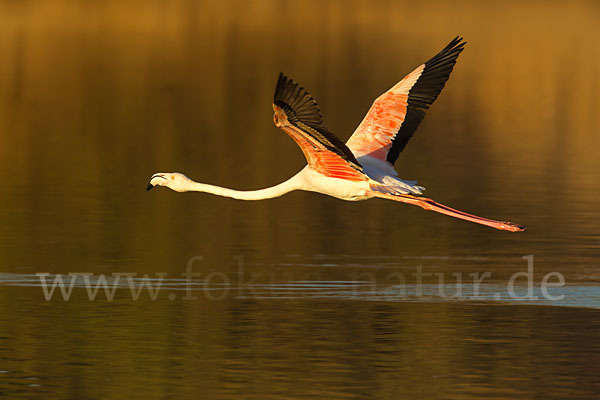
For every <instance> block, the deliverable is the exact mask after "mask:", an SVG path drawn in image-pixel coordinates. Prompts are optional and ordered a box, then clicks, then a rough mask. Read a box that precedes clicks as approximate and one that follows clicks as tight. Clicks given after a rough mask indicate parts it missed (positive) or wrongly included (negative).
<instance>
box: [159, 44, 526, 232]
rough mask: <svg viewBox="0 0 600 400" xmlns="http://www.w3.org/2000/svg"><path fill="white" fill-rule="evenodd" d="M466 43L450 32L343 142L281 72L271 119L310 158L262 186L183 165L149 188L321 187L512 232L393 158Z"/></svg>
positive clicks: (246, 195)
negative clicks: (450, 201) (229, 181)
mask: <svg viewBox="0 0 600 400" xmlns="http://www.w3.org/2000/svg"><path fill="white" fill-rule="evenodd" d="M464 45H465V43H464V42H463V41H462V39H460V38H455V39H454V40H452V41H451V42H450V43H449V44H448V45H447V46H446V47H445V48H444V49H442V51H440V52H439V53H438V54H436V55H435V56H434V57H432V58H431V59H430V60H428V61H427V62H426V63H424V64H422V65H420V66H418V67H417V68H416V69H415V70H414V71H412V72H411V73H410V74H408V75H407V76H406V77H404V79H402V80H401V81H400V82H398V83H397V84H396V85H394V86H393V87H392V88H391V89H390V90H388V91H387V92H385V93H384V94H382V95H381V96H379V97H378V98H377V99H376V100H375V102H374V103H373V105H372V106H371V108H370V109H369V111H368V113H367V115H366V116H365V117H364V119H363V120H362V122H361V123H360V125H359V126H358V128H357V129H356V131H355V132H354V133H353V134H352V136H351V137H350V139H349V140H348V142H347V143H345V144H344V143H343V142H342V141H340V140H339V139H338V138H337V137H336V136H335V135H334V134H333V133H332V132H331V131H329V129H327V127H325V125H324V123H323V119H322V116H321V111H320V108H319V106H318V105H317V102H316V101H315V100H314V98H313V97H312V96H311V95H310V94H309V93H308V92H307V91H306V90H305V89H304V88H303V87H302V86H300V85H299V84H298V83H296V82H295V81H293V80H291V79H289V78H288V77H286V76H285V75H283V74H280V76H279V79H278V82H277V86H276V89H275V96H274V100H273V111H274V115H273V120H274V122H275V125H276V126H277V127H279V128H281V129H282V130H283V131H284V132H285V133H287V134H288V135H289V136H290V137H291V138H292V139H293V140H294V141H295V142H296V144H298V146H299V147H300V149H301V150H302V152H303V153H304V156H305V157H306V160H307V163H308V165H307V166H306V167H304V168H303V169H302V170H301V171H300V172H298V173H297V174H296V175H294V176H293V177H291V178H290V179H288V180H287V181H285V182H282V183H280V184H279V185H275V186H273V187H270V188H266V189H261V190H250V191H239V190H233V189H228V188H222V187H219V186H213V185H208V184H204V183H199V182H194V181H193V180H191V179H189V178H188V177H186V176H185V175H183V174H180V173H156V174H154V175H153V176H152V177H151V178H150V182H149V183H148V186H147V189H148V190H150V189H152V188H153V187H155V186H166V187H169V188H171V189H173V190H175V191H178V192H185V191H198V192H206V193H212V194H215V195H219V196H225V197H231V198H235V199H240V200H262V199H269V198H273V197H278V196H282V195H284V194H285V193H288V192H290V191H292V190H305V191H311V192H318V193H322V194H326V195H329V196H332V197H336V198H338V199H342V200H348V201H358V200H367V199H371V198H374V197H379V198H385V199H390V200H394V201H399V202H403V203H407V204H412V205H416V206H419V207H421V208H423V209H425V210H431V211H435V212H438V213H441V214H445V215H449V216H452V217H455V218H459V219H463V220H467V221H471V222H474V223H478V224H481V225H486V226H489V227H492V228H496V229H501V230H507V231H511V232H518V231H523V230H525V229H526V228H525V227H523V226H521V225H518V224H515V223H512V222H503V221H496V220H491V219H487V218H483V217H478V216H476V215H472V214H467V213H465V212H463V211H459V210H455V209H453V208H450V207H448V206H445V205H443V204H440V203H437V202H436V201H434V200H432V199H429V198H425V197H422V196H421V194H422V192H423V190H425V189H424V188H423V187H421V186H418V185H417V182H415V181H405V180H402V179H400V178H399V177H398V174H397V173H396V171H395V169H394V166H393V164H394V162H395V161H396V159H397V158H398V156H399V155H400V153H401V152H402V150H403V149H404V147H405V146H406V144H407V143H408V141H409V140H410V138H411V137H412V136H413V134H414V133H415V131H416V129H417V127H418V126H419V124H420V123H421V121H422V120H423V118H424V116H425V110H427V109H428V108H429V106H430V105H431V104H433V102H434V101H435V99H436V98H437V96H438V95H439V93H440V92H441V90H442V89H443V87H444V85H445V83H446V81H447V80H448V78H449V76H450V73H451V72H452V69H453V67H454V64H455V63H456V59H457V58H458V56H459V54H460V53H461V52H462V51H463V48H464Z"/></svg>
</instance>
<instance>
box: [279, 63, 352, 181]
mask: <svg viewBox="0 0 600 400" xmlns="http://www.w3.org/2000/svg"><path fill="white" fill-rule="evenodd" d="M273 103H274V104H275V105H277V106H278V107H281V108H282V109H283V111H284V112H285V114H286V116H287V118H288V121H289V122H290V123H292V124H293V125H295V126H296V127H298V128H299V129H301V130H302V131H304V132H306V133H307V134H309V135H310V136H311V137H313V138H314V139H316V140H318V141H319V142H320V143H322V144H323V146H325V147H326V148H327V150H329V151H331V152H334V153H336V154H337V155H339V156H340V157H342V158H343V159H344V160H346V161H348V163H349V164H350V165H352V166H353V167H354V168H355V169H357V170H358V171H361V172H363V169H362V167H361V165H360V164H359V162H358V161H357V160H356V157H355V156H354V154H352V151H350V149H349V148H348V147H347V146H346V145H345V144H344V142H342V141H341V140H340V139H338V138H337V137H336V136H335V135H334V134H333V133H332V132H331V131H330V130H329V129H327V127H326V126H325V124H324V123H323V117H322V115H321V109H320V108H319V105H318V104H317V101H316V100H315V99H314V98H313V97H312V96H311V95H310V93H308V91H306V89H304V88H303V87H302V86H300V85H299V84H298V83H297V82H295V81H294V80H293V79H290V78H288V77H287V76H285V75H284V74H283V73H280V74H279V79H278V80H277V87H276V88H275V96H274V100H273Z"/></svg>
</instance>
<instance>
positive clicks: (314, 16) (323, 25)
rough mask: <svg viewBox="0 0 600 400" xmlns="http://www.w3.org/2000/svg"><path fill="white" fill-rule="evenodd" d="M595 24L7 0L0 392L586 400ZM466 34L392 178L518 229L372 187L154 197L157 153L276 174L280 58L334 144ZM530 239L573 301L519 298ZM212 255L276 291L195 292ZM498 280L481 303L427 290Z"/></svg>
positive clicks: (516, 17)
mask: <svg viewBox="0 0 600 400" xmlns="http://www.w3.org/2000/svg"><path fill="white" fill-rule="evenodd" d="M599 17H600V6H599V5H598V3H597V2H594V1H571V2H550V3H549V2H543V1H530V2H526V3H523V2H517V1H506V2H501V3H495V2H476V1H471V0H460V1H455V2H451V3H450V2H446V1H441V0H439V1H428V2H414V1H410V2H409V1H407V2H404V1H393V2H391V1H383V0H377V1H370V2H361V1H328V2H325V3H323V2H319V1H316V0H314V1H313V0H309V1H303V2H297V3H287V2H283V3H282V2H276V1H261V2H243V1H233V0H232V1H222V2H201V1H190V0H178V1H171V2H154V3H149V2H144V1H138V0H125V1H120V2H85V1H62V0H57V1H53V2H41V1H29V2H10V1H1V2H0V56H1V57H2V60H3V62H2V63H0V221H1V223H0V268H1V269H0V274H1V275H0V396H1V395H7V396H8V397H10V398H14V397H18V396H21V397H32V396H35V395H36V394H38V395H39V396H40V397H41V396H48V395H51V396H50V397H53V398H54V397H60V398H82V397H98V398H109V397H111V398H116V397H122V398H144V399H148V398H170V397H175V398H178V397H198V396H200V395H203V396H204V397H206V398H240V397H246V398H257V399H264V398H285V397H287V398H307V397H314V398H402V397H408V398H415V397H423V398H439V397H440V393H443V394H444V396H443V397H447V398H457V399H475V398H481V397H491V398H534V397H542V396H544V397H555V398H569V397H570V398H596V397H597V393H598V391H599V389H600V388H599V387H598V386H599V385H598V380H597V378H596V376H595V375H596V374H595V371H596V370H597V369H598V359H600V348H599V342H598V337H600V335H599V334H598V333H599V329H598V328H599V325H600V322H599V319H598V311H597V310H595V309H593V308H597V307H598V302H599V301H600V296H599V294H598V281H599V280H600V265H599V264H598V256H599V255H600V244H599V243H600V235H599V233H598V226H600V211H599V209H598V207H597V204H598V199H600V181H599V180H598V179H597V171H598V170H600V157H599V156H600V150H599V149H600V137H599V136H598V134H597V133H598V132H599V131H600V114H599V113H598V112H597V110H598V108H599V107H600V97H599V93H600V90H599V89H600V78H599V76H600V74H599V73H598V72H599V71H600V47H599V46H600V42H598V41H597V40H594V38H596V37H597V36H598V26H597V21H598V18H599ZM457 34H460V35H463V36H464V37H465V39H466V40H467V42H468V44H467V47H466V50H465V52H464V53H463V54H462V55H461V57H460V59H459V61H458V64H457V67H456V68H455V71H454V73H453V75H452V77H451V79H450V81H449V83H448V85H447V87H446V89H445V90H444V92H443V93H442V95H441V97H440V98H439V99H438V100H437V102H436V104H434V106H433V107H432V109H431V112H429V115H428V116H427V117H426V119H425V120H424V122H423V124H422V126H421V127H420V129H419V131H418V132H417V134H416V135H415V138H414V139H413V140H412V141H411V143H409V145H408V146H407V148H406V149H405V151H404V152H403V154H402V155H401V157H400V159H399V161H398V164H397V169H398V170H399V172H400V175H401V176H402V177H403V178H406V179H418V180H419V182H420V184H421V185H423V186H425V187H427V189H428V191H427V194H428V195H429V196H431V197H432V198H434V199H436V200H438V201H440V202H443V203H446V204H449V205H451V206H453V207H456V208H458V209H461V210H465V211H469V212H473V213H475V214H478V215H482V216H485V217H489V218H494V219H506V220H511V221H515V222H519V223H522V224H524V225H526V226H528V227H529V231H527V232H525V233H523V234H509V233H506V232H499V231H494V230H492V229H487V228H484V227H481V226H476V225H474V224H469V223H466V222H464V221H458V220H454V219H450V218H447V217H444V216H441V215H435V214H431V213H426V212H423V211H421V210H420V209H416V208H414V207H409V206H405V205H400V204H396V203H393V202H386V201H383V200H373V201H368V202H358V203H346V202H341V201H339V200H336V199H332V198H327V197H325V196H320V195H317V194H313V193H291V194H289V195H286V196H285V197H282V198H279V199H274V200H270V201H264V202H237V201H233V200H231V199H223V198H217V197H212V196H208V195H201V194H193V193H188V194H177V193H173V192H170V191H166V190H162V191H160V190H156V191H152V192H150V193H146V192H145V190H144V186H145V184H146V182H147V179H148V177H149V176H150V175H151V174H152V173H153V172H155V171H181V172H185V173H186V174H188V175H189V176H190V177H192V178H194V179H196V180H199V181H205V182H208V183H213V184H218V185H224V186H229V187H234V188H240V189H255V188H260V187H264V186H269V185H273V184H275V183H278V182H280V181H282V180H285V179H287V178H288V177H289V176H291V175H293V174H294V173H295V172H297V171H298V170H299V169H300V168H301V167H302V166H303V165H304V159H303V156H302V154H301V152H300V151H299V150H298V149H297V147H296V145H295V144H294V143H293V142H292V141H291V140H290V139H289V138H288V137H287V136H286V135H285V134H283V133H282V132H280V131H279V130H278V129H277V128H275V127H274V126H273V123H272V118H271V112H272V111H271V107H270V103H271V99H272V91H273V88H274V85H275V80H276V77H277V74H278V73H279V72H280V71H284V72H286V73H287V74H289V75H290V76H291V77H293V78H294V79H296V80H298V81H300V82H301V83H302V84H303V85H305V86H306V87H307V88H308V89H309V91H311V93H313V94H314V96H315V97H316V98H317V100H318V101H319V103H320V105H321V108H322V109H323V112H324V115H325V122H326V124H327V125H328V126H329V127H331V129H332V130H333V131H334V132H337V134H338V136H340V137H341V138H343V139H345V138H347V137H348V136H349V135H350V133H351V132H352V130H353V129H354V127H355V126H356V125H357V124H358V123H359V121H360V119H361V118H362V116H363V115H364V113H365V112H366V110H367V109H368V107H369V106H370V103H371V102H372V100H373V99H374V98H375V97H376V96H377V95H379V94H380V93H381V92H382V91H384V90H385V89H387V88H388V87H390V86H391V85H392V84H394V83H395V82H396V81H398V80H399V79H400V78H402V77H403V75H404V74H405V73H407V72H409V71H410V70H412V69H413V68H414V67H415V66H417V65H418V64H420V63H421V62H423V61H424V60H426V59H427V58H429V57H430V56H431V55H433V54H434V53H435V52H437V51H438V50H439V49H440V48H441V47H442V46H443V45H445V44H446V43H447V42H448V41H449V40H450V39H451V38H452V37H454V36H455V35H457ZM530 254H532V255H534V257H535V264H534V267H535V269H534V271H533V275H532V277H533V280H534V282H535V284H536V288H535V290H536V291H535V295H536V296H538V297H540V296H539V295H540V289H539V283H540V282H541V281H542V279H543V278H544V277H545V276H546V275H547V274H549V273H552V272H559V273H560V274H561V275H562V276H564V278H565V280H566V286H564V287H562V288H552V289H550V292H551V294H557V295H558V294H562V295H564V296H565V298H564V300H563V301H561V302H549V301H545V300H544V299H541V300H540V304H543V305H552V307H544V306H539V305H535V306H534V305H533V304H532V302H516V301H513V300H512V299H510V298H508V297H506V296H505V294H506V285H507V282H508V280H509V279H510V277H511V276H512V275H513V274H515V273H517V272H519V271H527V263H526V261H524V260H523V258H522V257H523V256H527V255H530ZM195 256H203V257H204V258H203V260H202V261H199V262H198V263H197V264H194V270H195V271H197V272H198V273H200V274H202V275H200V276H197V277H194V282H195V285H196V287H195V289H198V286H201V285H202V288H203V289H204V286H203V284H204V282H205V281H204V280H205V279H206V277H207V275H208V274H210V273H222V274H225V275H226V276H227V277H232V279H233V278H235V279H237V278H239V265H238V262H237V261H236V260H239V259H240V257H242V258H243V260H244V263H245V264H244V265H245V269H244V271H245V272H244V273H245V274H246V275H245V276H244V282H245V285H256V286H254V288H255V289H256V290H259V294H261V296H249V297H248V296H246V297H245V298H242V297H243V296H226V297H224V298H223V299H222V300H218V301H217V300H210V299H209V298H206V296H199V299H197V300H194V301H183V300H182V299H181V298H180V297H181V296H182V295H183V293H185V289H183V288H182V287H181V286H182V285H185V284H187V282H183V281H182V275H181V274H182V273H185V271H186V265H187V264H188V262H189V261H190V260H191V259H192V258H193V257H195ZM419 266H421V267H422V268H423V270H424V271H426V272H427V273H431V274H432V275H430V276H425V277H424V278H423V284H422V286H421V288H422V289H423V293H422V294H423V295H431V299H430V300H427V301H424V300H423V299H422V298H421V297H419V296H413V295H414V294H416V290H417V286H415V281H414V278H413V277H412V274H413V273H414V272H415V271H416V269H417V268H418V267H419ZM38 272H47V273H49V274H68V273H69V272H88V273H93V274H94V275H95V276H100V275H101V274H104V275H106V276H109V277H110V276H112V275H111V274H113V273H131V274H137V275H136V276H137V277H141V276H143V275H144V274H148V275H149V276H156V274H158V273H165V274H167V275H166V279H171V280H170V281H169V280H167V281H166V282H167V283H168V284H167V285H166V286H165V287H166V288H167V289H168V290H166V291H164V295H163V292H161V295H159V296H158V298H157V300H156V301H151V300H150V299H149V298H148V296H144V295H142V296H141V297H140V300H139V301H133V300H132V299H131V297H130V296H129V297H128V296H127V295H126V294H127V293H128V291H127V290H125V289H124V288H120V289H119V290H117V292H116V295H115V299H114V301H111V302H108V301H106V300H105V297H104V294H103V293H102V292H100V293H101V294H99V295H98V296H99V298H98V299H97V300H95V301H89V300H88V297H87V294H86V289H84V288H83V287H81V286H76V288H75V289H74V291H73V297H72V298H71V299H70V300H69V301H63V300H60V299H58V298H55V299H53V300H52V301H49V302H46V301H45V300H44V294H43V291H42V288H41V287H40V286H39V285H38V283H37V282H39V281H36V280H35V278H37V276H36V275H35V274H36V273H38ZM486 272H489V273H490V277H489V278H488V279H486V281H485V282H483V283H482V285H481V293H483V294H486V296H487V295H488V294H489V295H490V296H491V297H492V298H491V299H490V298H488V297H486V298H484V299H471V298H470V297H471V296H467V297H469V298H467V299H447V298H442V297H440V296H436V292H437V293H439V289H440V287H443V288H445V289H447V291H448V292H453V291H455V289H456V281H455V280H453V279H452V278H451V277H454V276H456V275H454V274H459V275H460V276H462V277H465V279H466V277H468V276H469V274H484V273H486ZM390 274H402V276H404V277H406V278H407V281H406V285H405V289H406V292H407V293H408V295H407V296H406V297H402V298H400V299H398V298H397V297H398V296H394V294H397V293H398V290H399V287H398V285H396V286H395V287H394V286H393V285H389V284H387V283H386V281H385V279H386V277H388V276H390ZM436 274H437V275H436ZM439 274H441V275H442V276H444V277H445V279H446V280H445V282H444V285H443V286H440V284H439V281H438V277H439V276H440V275H439ZM214 276H217V275H214ZM394 276H398V275H394ZM136 279H137V278H136ZM136 282H139V281H136ZM215 282H216V281H211V284H215V285H216V283H215ZM373 282H375V284H372V283H373ZM520 284H523V283H522V282H521V283H520ZM232 287H234V288H237V287H238V286H235V285H234V286H232ZM217 289H220V290H222V289H223V288H222V287H221V288H217ZM468 289H469V290H471V292H469V291H466V292H465V293H466V294H469V293H472V286H471V287H469V288H468ZM390 290H391V292H390ZM195 292H198V293H199V292H200V289H198V290H196V291H195ZM216 292H218V290H216ZM170 293H176V295H175V297H174V299H173V300H171V299H170V298H169V296H168V295H169V294H170ZM497 293H501V295H500V298H498V299H497V298H495V297H494V296H495V295H496V294H497ZM355 294H357V295H355ZM100 299H104V300H100ZM362 300H368V301H362ZM562 305H568V306H570V307H561V306H562Z"/></svg>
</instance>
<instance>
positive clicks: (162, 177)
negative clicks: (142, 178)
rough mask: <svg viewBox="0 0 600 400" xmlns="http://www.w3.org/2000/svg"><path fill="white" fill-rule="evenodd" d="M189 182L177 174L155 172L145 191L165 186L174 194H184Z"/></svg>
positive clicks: (182, 175)
mask: <svg viewBox="0 0 600 400" xmlns="http://www.w3.org/2000/svg"><path fill="white" fill-rule="evenodd" d="M190 181H191V180H190V178H188V177H187V176H185V175H184V174H180V173H179V172H157V173H156V174H154V175H152V177H151V178H150V181H149V182H148V185H147V186H146V190H150V189H152V188H153V187H155V186H166V187H168V188H169V189H171V190H174V191H176V192H185V191H186V190H187V187H188V185H189V183H190Z"/></svg>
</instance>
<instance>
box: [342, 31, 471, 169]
mask: <svg viewBox="0 0 600 400" xmlns="http://www.w3.org/2000/svg"><path fill="white" fill-rule="evenodd" d="M464 45H465V42H463V41H462V38H459V37H456V38H455V39H454V40H452V41H451V42H450V43H449V44H448V45H447V46H446V47H444V49H443V50H442V51H440V52H439V53H438V54H436V55H435V56H433V57H432V58H431V59H430V60H429V61H427V62H426V63H425V64H421V65H420V66H419V67H417V68H416V69H415V70H414V71H412V72H411V73H410V74H408V75H407V76H405V77H404V79H402V80H401V81H400V82H398V83H397V84H396V85H395V86H394V87H392V88H391V89H390V90H388V91H387V92H385V93H384V94H382V95H381V96H379V97H378V98H377V100H375V102H374V103H373V105H372V106H371V108H370V109H369V112H368V113H367V115H366V116H365V118H364V119H363V120H362V122H361V123H360V125H359V126H358V128H357V129H356V131H355V132H354V134H353V135H352V136H351V137H350V139H349V140H348V142H347V145H348V147H349V148H350V149H351V150H352V152H353V153H354V154H356V156H357V157H359V158H360V157H361V156H366V155H368V156H370V157H373V158H375V159H377V160H379V161H383V162H387V163H388V164H387V166H388V167H392V166H393V164H394V162H395V161H396V159H397V158H398V156H399V155H400V152H401V151H402V150H403V149H404V147H405V146H406V144H407V143H408V141H409V140H410V138H411V137H412V136H413V134H414V133H415V130H416V129H417V128H418V126H419V124H420V123H421V121H422V120H423V117H424V116H425V110H427V109H428V108H429V106H430V105H431V104H432V103H433V102H434V101H435V99H436V98H437V97H438V95H439V94H440V92H441V91H442V89H443V87H444V84H445V83H446V81H447V80H448V77H449V76H450V73H451V72H452V68H453V67H454V64H455V63H456V59H457V58H458V55H459V54H460V53H461V52H462V51H463V48H464Z"/></svg>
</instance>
